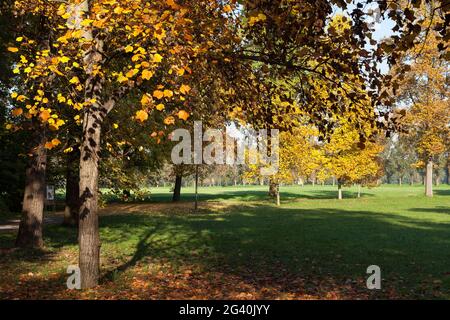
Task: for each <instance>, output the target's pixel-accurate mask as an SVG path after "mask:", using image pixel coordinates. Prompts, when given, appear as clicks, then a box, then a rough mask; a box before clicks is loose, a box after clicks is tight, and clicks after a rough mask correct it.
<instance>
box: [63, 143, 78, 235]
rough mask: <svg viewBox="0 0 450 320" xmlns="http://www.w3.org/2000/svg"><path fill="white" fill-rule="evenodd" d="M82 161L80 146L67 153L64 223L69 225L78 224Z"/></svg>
mask: <svg viewBox="0 0 450 320" xmlns="http://www.w3.org/2000/svg"><path fill="white" fill-rule="evenodd" d="M79 163H80V151H79V150H78V148H77V149H76V150H74V151H72V152H71V153H69V154H67V163H66V206H65V209H64V220H63V225H64V226H68V227H77V226H78V214H79V211H80V204H79V203H80V202H79V196H80V175H79V172H78V168H79Z"/></svg>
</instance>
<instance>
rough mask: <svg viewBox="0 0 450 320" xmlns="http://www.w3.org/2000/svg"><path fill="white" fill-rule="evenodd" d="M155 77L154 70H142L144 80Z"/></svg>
mask: <svg viewBox="0 0 450 320" xmlns="http://www.w3.org/2000/svg"><path fill="white" fill-rule="evenodd" d="M152 77H153V72H151V71H150V70H147V69H145V70H143V71H142V79H144V80H150V79H151V78H152Z"/></svg>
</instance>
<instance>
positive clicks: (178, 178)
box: [172, 175, 183, 202]
mask: <svg viewBox="0 0 450 320" xmlns="http://www.w3.org/2000/svg"><path fill="white" fill-rule="evenodd" d="M182 181H183V176H182V175H176V177H175V187H174V188H173V197H172V201H173V202H178V201H180V200H181V183H182Z"/></svg>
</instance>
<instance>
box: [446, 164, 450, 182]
mask: <svg viewBox="0 0 450 320" xmlns="http://www.w3.org/2000/svg"><path fill="white" fill-rule="evenodd" d="M446 171H447V184H450V160H449V161H448V164H447V169H446Z"/></svg>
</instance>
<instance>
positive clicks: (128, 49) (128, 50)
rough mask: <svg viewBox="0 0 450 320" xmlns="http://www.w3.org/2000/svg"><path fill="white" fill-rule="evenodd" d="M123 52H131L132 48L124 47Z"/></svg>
mask: <svg viewBox="0 0 450 320" xmlns="http://www.w3.org/2000/svg"><path fill="white" fill-rule="evenodd" d="M125 52H127V53H128V52H133V46H130V45H128V46H126V47H125Z"/></svg>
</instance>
